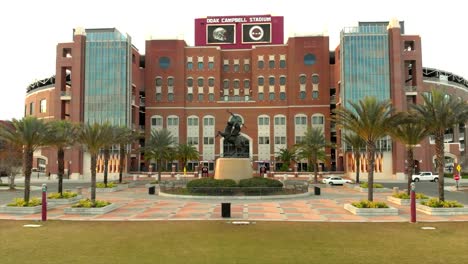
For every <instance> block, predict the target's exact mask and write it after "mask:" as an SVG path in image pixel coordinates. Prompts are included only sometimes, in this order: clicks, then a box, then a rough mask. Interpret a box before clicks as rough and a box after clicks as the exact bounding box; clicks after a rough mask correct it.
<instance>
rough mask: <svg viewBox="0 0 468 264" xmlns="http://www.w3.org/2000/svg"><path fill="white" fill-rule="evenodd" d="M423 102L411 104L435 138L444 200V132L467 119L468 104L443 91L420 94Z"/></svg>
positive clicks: (440, 187)
mask: <svg viewBox="0 0 468 264" xmlns="http://www.w3.org/2000/svg"><path fill="white" fill-rule="evenodd" d="M422 98H423V99H424V103H423V104H418V105H412V106H411V107H412V109H413V110H415V111H416V113H417V118H418V119H419V120H421V122H422V123H423V124H424V126H425V127H426V129H427V130H428V131H429V133H430V134H431V135H434V138H435V150H436V167H437V170H438V173H439V186H438V187H439V200H440V201H444V200H445V197H444V162H445V160H444V134H445V130H446V129H450V128H452V127H453V126H455V125H457V124H460V123H465V122H466V121H467V120H468V104H467V103H466V102H465V101H463V100H462V99H461V98H458V97H456V96H454V95H450V94H447V93H445V92H443V91H439V90H435V89H434V90H432V91H431V92H430V93H426V94H424V93H423V94H422Z"/></svg>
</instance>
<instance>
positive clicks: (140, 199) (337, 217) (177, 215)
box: [0, 185, 468, 222]
mask: <svg viewBox="0 0 468 264" xmlns="http://www.w3.org/2000/svg"><path fill="white" fill-rule="evenodd" d="M36 188H37V187H36ZM5 192H6V191H4V190H3V191H1V193H2V194H5ZM38 193H39V192H38V191H37V190H36V193H35V194H38ZM390 195H391V192H387V193H375V194H374V200H375V201H386V197H387V196H390ZM32 196H37V195H32ZM83 196H84V197H85V198H86V197H89V192H88V190H87V189H83ZM366 198H367V193H360V192H358V191H356V190H353V189H349V188H346V187H344V186H326V187H323V188H321V194H320V195H314V193H311V194H310V195H309V196H306V197H297V198H286V199H274V198H267V199H261V200H260V199H259V200H241V199H235V200H234V199H233V200H230V198H229V197H224V198H222V199H206V198H193V199H187V198H178V197H163V196H158V195H149V194H148V189H147V188H145V187H144V186H143V185H137V186H136V187H132V188H129V189H125V190H122V191H118V192H111V193H97V199H98V200H107V201H111V202H113V203H117V204H118V206H119V207H118V209H116V210H114V211H112V212H109V213H106V214H103V215H89V216H86V215H71V214H64V208H65V207H69V206H70V205H60V206H55V207H54V208H51V209H49V210H48V215H47V217H48V219H49V220H80V221H81V220H90V221H158V220H163V221H167V220H169V221H171V220H227V219H228V220H232V221H234V220H242V221H314V222H409V221H410V209H409V206H401V205H396V204H393V203H391V202H388V201H386V202H387V204H388V205H389V206H392V207H395V208H397V209H398V212H399V214H398V215H397V216H357V215H353V214H352V213H350V212H348V211H347V210H345V209H344V208H343V206H344V204H345V203H350V202H354V201H359V200H362V199H366ZM221 203H231V217H230V218H223V217H222V216H221ZM0 219H14V220H40V219H41V214H40V213H39V214H26V215H20V214H0ZM417 221H418V222H439V221H443V222H445V221H468V215H456V216H431V215H427V214H423V213H421V212H418V213H417Z"/></svg>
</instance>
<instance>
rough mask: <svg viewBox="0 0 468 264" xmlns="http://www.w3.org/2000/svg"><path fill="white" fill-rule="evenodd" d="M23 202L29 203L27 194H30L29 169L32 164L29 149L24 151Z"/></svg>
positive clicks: (31, 152)
mask: <svg viewBox="0 0 468 264" xmlns="http://www.w3.org/2000/svg"><path fill="white" fill-rule="evenodd" d="M23 160H24V202H25V203H26V204H28V203H29V194H30V192H31V169H32V163H33V151H32V150H31V149H29V148H27V149H25V150H24V154H23Z"/></svg>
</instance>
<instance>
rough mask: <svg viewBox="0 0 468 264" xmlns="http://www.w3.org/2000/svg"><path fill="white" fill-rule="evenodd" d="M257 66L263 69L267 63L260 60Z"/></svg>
mask: <svg viewBox="0 0 468 264" xmlns="http://www.w3.org/2000/svg"><path fill="white" fill-rule="evenodd" d="M257 66H258V68H259V69H263V67H264V66H265V63H264V62H263V61H262V60H259V61H258V63H257Z"/></svg>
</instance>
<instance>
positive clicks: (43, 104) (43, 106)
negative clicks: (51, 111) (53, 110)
mask: <svg viewBox="0 0 468 264" xmlns="http://www.w3.org/2000/svg"><path fill="white" fill-rule="evenodd" d="M46 111H47V101H46V99H42V100H41V101H40V105H39V113H45V112H46Z"/></svg>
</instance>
